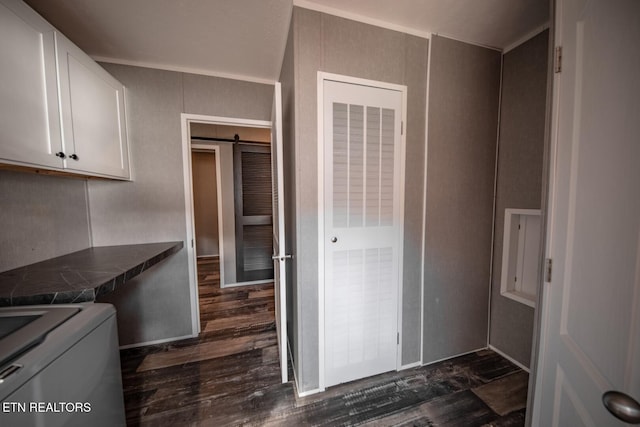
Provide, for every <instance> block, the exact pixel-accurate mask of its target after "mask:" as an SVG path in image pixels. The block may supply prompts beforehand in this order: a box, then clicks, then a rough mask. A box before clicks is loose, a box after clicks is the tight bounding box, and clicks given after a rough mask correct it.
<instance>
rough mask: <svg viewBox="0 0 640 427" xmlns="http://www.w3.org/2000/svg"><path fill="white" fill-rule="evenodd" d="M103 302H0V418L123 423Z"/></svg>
mask: <svg viewBox="0 0 640 427" xmlns="http://www.w3.org/2000/svg"><path fill="white" fill-rule="evenodd" d="M125 424H126V422H125V412H124V401H123V393H122V377H121V372H120V354H119V351H118V332H117V327H116V312H115V309H114V308H113V306H111V305H109V304H65V305H62V304H61V305H46V306H42V305H38V306H23V307H6V308H0V426H43V427H45V426H46V427H57V426H90V427H99V426H105V427H107V426H108V427H113V426H124V425H125Z"/></svg>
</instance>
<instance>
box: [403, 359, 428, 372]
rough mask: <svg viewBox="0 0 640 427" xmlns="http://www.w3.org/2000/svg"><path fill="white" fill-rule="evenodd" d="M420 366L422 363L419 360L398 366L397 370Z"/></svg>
mask: <svg viewBox="0 0 640 427" xmlns="http://www.w3.org/2000/svg"><path fill="white" fill-rule="evenodd" d="M420 366H422V363H421V362H420V361H417V362H413V363H409V364H407V365H402V366H400V368H399V369H398V371H404V370H406V369H411V368H419V367H420Z"/></svg>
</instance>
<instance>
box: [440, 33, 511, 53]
mask: <svg viewBox="0 0 640 427" xmlns="http://www.w3.org/2000/svg"><path fill="white" fill-rule="evenodd" d="M433 35H434V36H438V37H443V38H445V39H449V40H454V41H457V42H460V43H465V44H470V45H472V46H478V47H482V48H485V49H491V50H496V51H498V52H502V49H500V48H499V47H497V46H490V45H488V44H483V43H479V42H474V41H472V40H467V39H462V38H460V37H456V36H452V35H451V34H446V33H433Z"/></svg>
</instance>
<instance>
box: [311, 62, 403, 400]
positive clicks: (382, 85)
mask: <svg viewBox="0 0 640 427" xmlns="http://www.w3.org/2000/svg"><path fill="white" fill-rule="evenodd" d="M327 80H328V81H335V82H341V83H348V84H355V85H361V86H368V87H374V88H379V89H388V90H393V91H397V92H400V94H401V96H402V119H401V120H402V123H403V126H404V127H405V129H404V131H403V132H402V133H401V135H400V163H401V165H400V177H399V179H400V182H399V184H398V185H399V190H400V193H399V199H400V200H399V202H398V203H399V206H398V209H399V213H398V221H399V222H398V230H399V231H398V236H397V241H396V244H397V245H398V300H397V305H398V318H397V324H396V330H397V333H398V334H399V337H400V339H399V343H398V346H397V355H396V370H400V369H402V338H403V336H402V291H403V283H402V280H403V261H404V253H403V251H404V199H405V197H404V196H405V194H404V193H405V171H406V134H407V132H406V123H407V87H406V86H405V85H398V84H394V83H386V82H379V81H375V80H368V79H363V78H359V77H353V76H344V75H340V74H333V73H327V72H324V71H318V74H317V101H318V103H317V131H318V140H317V150H318V153H317V154H318V170H317V176H318V352H319V354H318V386H319V387H318V391H323V390H324V389H325V372H326V371H325V324H324V323H325V318H324V314H325V313H324V309H325V300H324V292H325V286H324V284H325V274H324V265H325V256H324V250H325V248H324V240H325V239H324V232H325V227H324V209H325V208H324V126H323V123H324V85H323V83H324V81H327ZM314 392H315V391H314ZM308 393H310V392H308Z"/></svg>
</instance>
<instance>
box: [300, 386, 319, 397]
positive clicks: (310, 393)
mask: <svg viewBox="0 0 640 427" xmlns="http://www.w3.org/2000/svg"><path fill="white" fill-rule="evenodd" d="M323 391H324V389H323V388H314V389H313V390H308V391H303V392H302V393H300V391H299V390H298V384H297V383H296V394H297V395H298V397H307V396H311V395H312V394H318V393H322V392H323Z"/></svg>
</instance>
